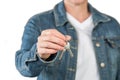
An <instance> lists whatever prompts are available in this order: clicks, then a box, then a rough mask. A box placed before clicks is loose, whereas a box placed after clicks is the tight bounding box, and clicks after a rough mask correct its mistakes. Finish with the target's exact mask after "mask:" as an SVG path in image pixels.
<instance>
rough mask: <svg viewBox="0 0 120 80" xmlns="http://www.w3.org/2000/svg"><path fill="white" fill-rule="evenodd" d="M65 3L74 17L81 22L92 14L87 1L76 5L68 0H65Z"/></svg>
mask: <svg viewBox="0 0 120 80" xmlns="http://www.w3.org/2000/svg"><path fill="white" fill-rule="evenodd" d="M64 4H65V8H66V11H67V12H68V13H69V14H71V15H72V16H73V17H74V18H76V19H77V20H78V21H79V22H83V21H85V20H86V19H87V18H88V17H89V16H90V13H89V11H88V6H87V5H88V3H87V2H85V3H81V4H76V5H75V4H70V3H67V2H64Z"/></svg>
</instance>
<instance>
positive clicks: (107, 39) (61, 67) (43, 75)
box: [15, 1, 120, 80]
mask: <svg viewBox="0 0 120 80" xmlns="http://www.w3.org/2000/svg"><path fill="white" fill-rule="evenodd" d="M88 8H89V11H90V12H91V14H92V17H93V23H94V26H95V28H94V29H93V31H92V41H93V45H94V50H95V55H96V60H97V67H98V71H99V75H100V80H120V25H119V23H118V22H117V21H116V20H115V19H114V18H112V17H110V16H108V15H105V14H103V13H101V12H99V11H97V10H96V9H95V8H93V7H92V6H91V5H90V4H88ZM45 29H57V30H58V31H60V32H61V33H62V34H64V35H70V36H71V37H72V40H70V44H71V47H70V48H71V50H72V52H73V55H74V57H70V55H69V52H68V51H66V52H65V53H64V54H63V56H62V58H60V55H61V51H58V52H57V53H56V55H52V56H51V58H50V59H49V60H47V61H44V60H42V59H41V58H39V57H38V56H37V55H36V43H37V38H38V36H40V34H41V31H43V30H45ZM77 51H78V36H77V34H76V30H75V29H74V27H73V26H72V25H71V24H70V22H69V21H68V19H67V17H66V10H65V7H64V2H63V1H62V2H60V3H58V4H57V5H56V6H55V7H54V9H52V10H49V11H46V12H43V13H40V14H36V15H34V16H33V17H31V18H30V19H29V21H28V22H27V24H26V26H25V29H24V33H23V37H22V44H21V49H20V50H18V51H17V52H16V56H15V63H16V68H17V70H18V71H19V72H20V73H21V74H22V75H23V76H26V77H38V78H37V80H75V75H76V65H77V54H78V52H77ZM91 63H92V62H91ZM88 80H89V79H88Z"/></svg>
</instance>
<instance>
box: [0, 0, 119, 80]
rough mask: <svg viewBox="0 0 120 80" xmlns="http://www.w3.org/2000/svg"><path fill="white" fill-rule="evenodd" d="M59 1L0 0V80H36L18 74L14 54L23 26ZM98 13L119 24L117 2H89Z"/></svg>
mask: <svg viewBox="0 0 120 80" xmlns="http://www.w3.org/2000/svg"><path fill="white" fill-rule="evenodd" d="M59 1H61V0H0V80H36V78H26V77H23V76H21V75H20V74H19V72H18V71H17V70H16V68H15V52H16V51H17V50H18V49H19V48H20V44H21V37H22V34H23V30H24V25H25V24H26V22H27V21H28V19H29V18H30V17H31V16H33V15H34V14H36V13H40V12H43V11H46V10H49V9H51V8H53V6H54V5H55V4H56V3H58V2H59ZM89 2H90V3H91V4H92V5H93V6H94V7H96V8H97V9H98V10H99V11H101V12H103V13H106V14H109V15H111V16H113V17H114V18H116V19H117V20H118V21H119V22H120V9H119V7H120V4H119V0H89Z"/></svg>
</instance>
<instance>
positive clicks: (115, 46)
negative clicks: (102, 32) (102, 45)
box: [106, 37, 120, 48]
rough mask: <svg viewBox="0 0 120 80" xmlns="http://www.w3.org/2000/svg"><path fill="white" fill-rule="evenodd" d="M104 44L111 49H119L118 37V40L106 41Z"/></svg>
mask: <svg viewBox="0 0 120 80" xmlns="http://www.w3.org/2000/svg"><path fill="white" fill-rule="evenodd" d="M106 42H107V43H108V45H109V46H110V47H112V48H120V37H119V38H111V39H106Z"/></svg>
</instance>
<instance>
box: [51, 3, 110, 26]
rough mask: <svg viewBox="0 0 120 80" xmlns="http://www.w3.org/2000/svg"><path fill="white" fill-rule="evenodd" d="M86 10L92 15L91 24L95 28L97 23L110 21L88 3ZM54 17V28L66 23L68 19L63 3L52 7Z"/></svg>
mask: <svg viewBox="0 0 120 80" xmlns="http://www.w3.org/2000/svg"><path fill="white" fill-rule="evenodd" d="M88 9H89V11H90V12H91V14H92V17H93V23H94V25H95V26H97V24H98V23H100V22H107V21H110V20H111V19H110V18H109V17H108V16H107V15H105V14H103V13H101V12H99V11H97V10H96V9H95V8H93V7H92V6H91V5H90V4H89V3H88ZM53 11H54V16H55V23H56V26H57V27H58V26H63V25H64V24H65V23H66V22H68V19H67V17H66V10H65V6H64V2H63V1H61V2H60V3H58V4H57V5H56V6H55V7H54V10H53Z"/></svg>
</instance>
